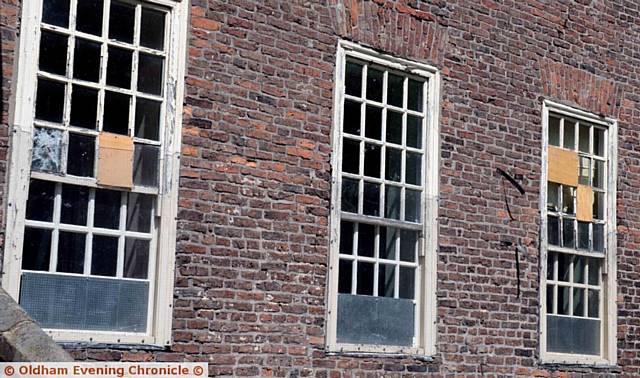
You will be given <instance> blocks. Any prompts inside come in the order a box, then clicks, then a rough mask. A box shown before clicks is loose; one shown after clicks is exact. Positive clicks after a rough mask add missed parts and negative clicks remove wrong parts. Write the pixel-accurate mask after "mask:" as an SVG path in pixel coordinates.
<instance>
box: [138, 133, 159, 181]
mask: <svg viewBox="0 0 640 378" xmlns="http://www.w3.org/2000/svg"><path fill="white" fill-rule="evenodd" d="M159 161H160V148H159V147H156V146H150V145H147V144H140V143H136V144H135V149H134V152H133V183H134V184H136V185H142V186H152V187H156V186H158V165H159Z"/></svg>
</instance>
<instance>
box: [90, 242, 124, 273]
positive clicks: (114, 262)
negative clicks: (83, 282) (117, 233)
mask: <svg viewBox="0 0 640 378" xmlns="http://www.w3.org/2000/svg"><path fill="white" fill-rule="evenodd" d="M92 247H93V248H92V249H91V250H92V254H91V274H92V275H94V276H110V277H115V276H116V270H117V267H118V238H117V237H111V236H103V235H93V245H92Z"/></svg>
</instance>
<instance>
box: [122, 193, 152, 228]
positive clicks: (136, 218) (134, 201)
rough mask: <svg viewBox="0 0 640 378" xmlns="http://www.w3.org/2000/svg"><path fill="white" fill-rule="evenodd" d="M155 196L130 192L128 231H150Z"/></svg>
mask: <svg viewBox="0 0 640 378" xmlns="http://www.w3.org/2000/svg"><path fill="white" fill-rule="evenodd" d="M154 201H155V196H152V195H149V194H140V193H129V198H128V201H127V231H137V232H150V231H151V213H152V210H153V207H154Z"/></svg>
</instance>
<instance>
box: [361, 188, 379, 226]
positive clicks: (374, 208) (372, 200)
mask: <svg viewBox="0 0 640 378" xmlns="http://www.w3.org/2000/svg"><path fill="white" fill-rule="evenodd" d="M363 194H364V197H363V202H362V212H363V213H364V215H372V216H375V217H377V216H379V215H380V185H379V184H375V183H370V182H366V181H365V183H364V193H363Z"/></svg>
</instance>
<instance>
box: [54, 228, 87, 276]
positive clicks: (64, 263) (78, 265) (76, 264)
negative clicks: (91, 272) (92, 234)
mask: <svg viewBox="0 0 640 378" xmlns="http://www.w3.org/2000/svg"><path fill="white" fill-rule="evenodd" d="M85 243H86V234H79V233H75V232H66V231H60V232H59V233H58V266H57V268H56V271H57V272H62V273H79V274H82V272H83V270H84V252H85Z"/></svg>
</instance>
